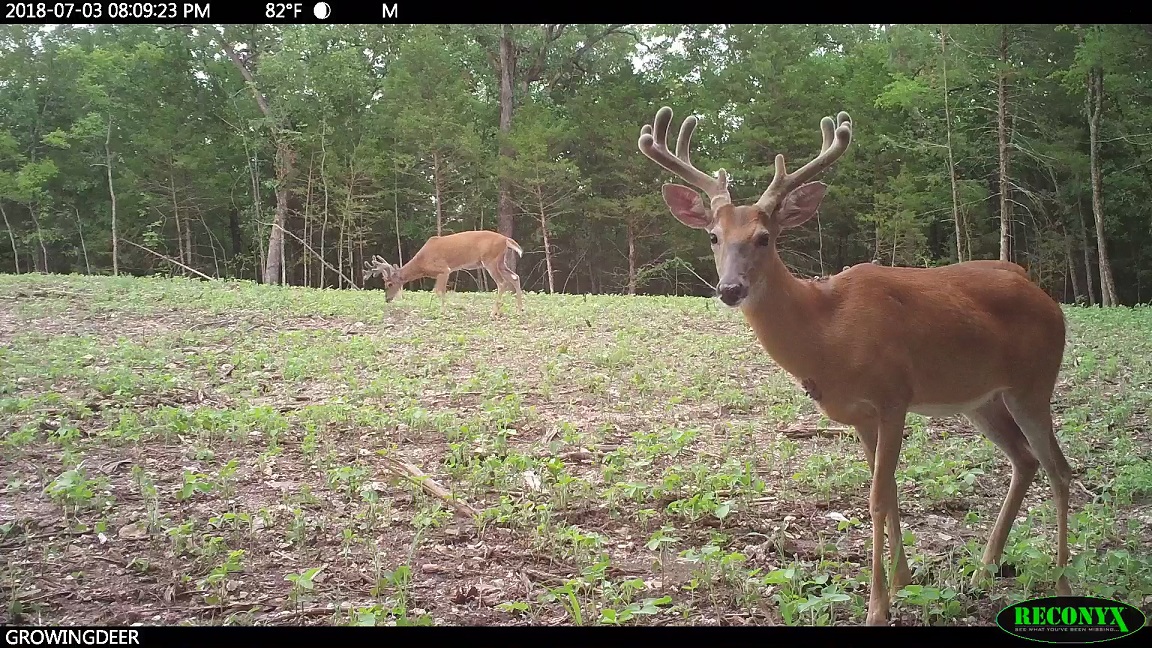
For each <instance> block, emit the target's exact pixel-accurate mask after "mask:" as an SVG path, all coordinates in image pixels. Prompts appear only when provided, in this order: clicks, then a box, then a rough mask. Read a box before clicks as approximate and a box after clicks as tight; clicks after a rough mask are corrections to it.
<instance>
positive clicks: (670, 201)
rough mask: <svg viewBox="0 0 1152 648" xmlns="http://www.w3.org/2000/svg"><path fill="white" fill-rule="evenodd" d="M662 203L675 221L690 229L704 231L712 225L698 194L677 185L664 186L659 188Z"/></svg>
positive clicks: (710, 216)
mask: <svg viewBox="0 0 1152 648" xmlns="http://www.w3.org/2000/svg"><path fill="white" fill-rule="evenodd" d="M661 192H662V193H663V194H664V202H665V203H666V204H667V205H668V209H670V210H672V215H673V216H675V217H676V220H678V221H680V222H681V223H684V224H685V225H687V226H688V227H691V228H692V229H704V228H705V227H708V226H709V225H711V224H712V214H710V213H708V208H707V207H705V206H704V201H703V200H701V199H700V194H699V193H698V192H697V191H696V190H694V189H689V188H688V187H685V186H684V185H678V184H666V185H664V186H663V187H662V188H661Z"/></svg>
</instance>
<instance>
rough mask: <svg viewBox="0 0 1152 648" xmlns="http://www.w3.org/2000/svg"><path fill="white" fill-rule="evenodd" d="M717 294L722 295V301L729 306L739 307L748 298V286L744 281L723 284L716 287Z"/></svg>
mask: <svg viewBox="0 0 1152 648" xmlns="http://www.w3.org/2000/svg"><path fill="white" fill-rule="evenodd" d="M716 293H717V294H718V295H720V301H722V302H724V303H725V304H727V305H728V306H733V307H735V306H739V305H740V302H742V301H744V298H745V297H747V296H748V284H747V283H745V282H743V281H736V282H725V283H721V284H720V285H719V286H716Z"/></svg>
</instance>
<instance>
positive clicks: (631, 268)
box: [628, 219, 636, 295]
mask: <svg viewBox="0 0 1152 648" xmlns="http://www.w3.org/2000/svg"><path fill="white" fill-rule="evenodd" d="M628 294H629V295H635V294H636V226H635V225H634V224H633V223H632V219H628Z"/></svg>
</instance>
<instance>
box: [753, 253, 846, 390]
mask: <svg viewBox="0 0 1152 648" xmlns="http://www.w3.org/2000/svg"><path fill="white" fill-rule="evenodd" d="M771 255H772V257H771V262H770V264H769V266H768V269H767V270H766V272H765V273H764V275H763V278H762V281H761V282H759V283H758V284H757V285H756V287H755V288H753V290H752V292H751V293H750V294H749V295H748V299H747V300H746V301H745V302H744V304H742V305H741V306H740V310H741V312H742V313H743V314H744V319H745V321H747V322H748V325H749V326H750V327H751V328H752V331H753V333H755V334H756V338H757V340H759V342H760V344H761V346H763V347H764V350H765V351H767V352H768V355H769V356H771V357H772V359H773V360H774V361H775V362H776V364H778V365H780V368H782V369H784V370H785V371H787V372H788V373H790V374H792V375H793V376H796V377H797V378H798V379H800V380H804V379H808V378H812V377H813V376H814V374H816V373H818V372H819V371H820V370H821V367H823V366H825V365H824V364H823V363H822V353H821V352H820V338H821V336H822V335H823V328H824V325H823V322H824V319H825V317H826V313H828V312H830V310H831V297H830V295H829V294H828V293H827V291H826V290H825V289H824V287H823V286H822V285H820V284H818V283H816V282H811V281H804V280H802V279H798V278H797V277H795V276H793V275H792V273H791V272H790V271H789V270H788V268H787V266H785V265H784V262H783V261H782V260H781V259H780V256H779V255H778V254H777V253H776V250H775V249H773V250H772V252H771Z"/></svg>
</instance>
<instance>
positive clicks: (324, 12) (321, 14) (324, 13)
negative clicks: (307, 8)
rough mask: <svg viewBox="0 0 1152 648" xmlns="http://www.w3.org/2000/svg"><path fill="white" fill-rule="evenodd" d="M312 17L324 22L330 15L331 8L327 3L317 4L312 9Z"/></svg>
mask: <svg viewBox="0 0 1152 648" xmlns="http://www.w3.org/2000/svg"><path fill="white" fill-rule="evenodd" d="M312 15H314V16H316V17H317V18H319V19H320V20H324V19H325V18H327V17H328V16H331V15H332V6H331V5H329V4H328V3H327V2H317V3H316V6H315V7H312Z"/></svg>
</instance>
